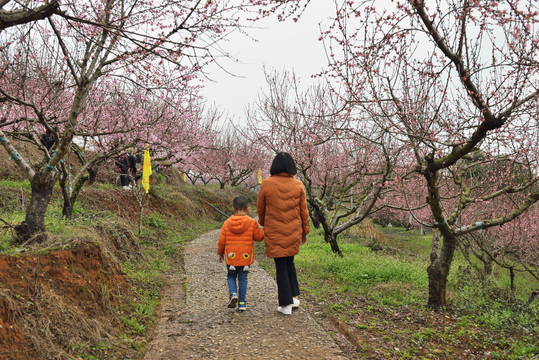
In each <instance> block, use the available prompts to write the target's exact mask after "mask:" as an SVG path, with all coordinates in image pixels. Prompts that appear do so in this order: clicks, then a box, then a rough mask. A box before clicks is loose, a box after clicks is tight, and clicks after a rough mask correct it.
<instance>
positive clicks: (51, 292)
mask: <svg viewBox="0 0 539 360" xmlns="http://www.w3.org/2000/svg"><path fill="white" fill-rule="evenodd" d="M10 174H12V175H13V173H10ZM10 177H11V178H12V180H11V181H7V180H5V179H4V180H3V186H1V187H0V199H1V201H0V218H2V219H3V220H5V221H8V222H10V221H13V219H15V220H16V219H22V216H23V212H22V210H23V209H24V206H25V203H26V202H27V201H28V197H29V185H28V184H27V182H26V183H24V182H18V181H13V180H16V179H17V176H16V174H15V176H10ZM157 179H161V180H162V179H163V176H162V175H161V176H156V177H155V178H154V180H153V181H152V182H153V183H154V187H153V188H152V189H151V192H150V196H149V202H148V204H147V205H146V206H145V208H144V211H143V214H144V216H143V229H142V233H141V235H140V236H139V237H137V236H136V235H135V232H136V231H137V224H138V206H139V205H138V203H137V201H136V198H135V196H134V193H133V192H132V191H128V190H123V189H119V188H116V187H113V186H110V185H107V184H96V185H93V186H90V187H87V188H84V189H83V191H82V192H81V195H80V198H79V200H78V203H77V205H76V207H75V212H74V218H73V219H72V220H71V221H65V220H62V219H61V203H62V202H61V199H60V198H59V195H60V194H59V191H58V190H59V189H58V188H56V189H55V197H54V198H53V200H52V202H51V206H50V207H49V211H48V213H47V218H46V224H47V229H48V231H49V233H48V240H47V241H46V242H45V243H43V244H41V245H32V246H26V245H24V244H23V245H22V246H20V247H18V248H16V247H13V245H10V238H11V237H12V234H11V230H10V228H9V226H7V225H5V226H4V230H3V232H2V235H1V236H0V248H1V249H3V250H4V251H5V253H4V254H1V255H0V279H1V280H0V282H1V287H0V344H2V346H0V359H9V360H15V359H17V360H18V359H41V358H43V359H45V358H54V359H79V358H82V359H97V358H99V359H101V358H107V359H117V358H124V359H135V358H139V357H140V356H141V353H142V352H143V349H144V347H145V340H144V337H145V336H148V335H149V334H150V331H151V329H152V326H153V321H154V317H155V313H156V311H157V309H158V305H159V294H160V292H161V289H162V288H163V286H164V282H163V279H164V277H163V274H164V273H165V272H166V271H167V269H170V266H171V265H172V263H170V261H168V262H166V263H165V261H164V259H165V258H166V257H165V256H163V254H164V253H167V254H168V255H170V254H173V253H174V254H176V255H177V256H175V257H172V258H175V259H177V260H178V263H177V264H180V265H181V261H180V260H181V249H182V247H183V244H184V243H185V242H187V241H189V240H190V239H192V238H194V237H196V236H197V235H198V234H200V233H202V232H204V231H206V230H207V229H211V228H217V227H219V226H220V224H221V223H222V220H223V216H222V215H220V214H219V213H217V212H216V211H215V210H214V209H213V208H212V207H211V206H210V205H209V204H212V205H213V206H215V207H218V208H221V209H222V210H223V211H228V210H227V209H228V208H229V207H230V206H229V204H230V200H231V198H232V197H233V196H235V194H236V193H237V192H238V191H239V192H242V193H244V191H243V190H240V189H234V190H230V189H225V190H220V189H217V188H213V187H211V186H205V187H203V188H202V187H200V188H199V187H195V186H189V185H186V184H183V185H180V186H172V185H160V186H155V183H156V182H157ZM180 233H181V235H180ZM169 257H170V256H169ZM176 270H177V271H181V267H180V268H179V269H176Z"/></svg>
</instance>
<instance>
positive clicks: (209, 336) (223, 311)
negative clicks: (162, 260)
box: [145, 230, 347, 360]
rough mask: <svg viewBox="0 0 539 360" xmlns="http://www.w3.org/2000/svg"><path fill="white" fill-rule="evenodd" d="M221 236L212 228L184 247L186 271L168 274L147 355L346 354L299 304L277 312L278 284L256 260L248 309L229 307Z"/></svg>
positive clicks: (163, 359) (166, 358)
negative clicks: (290, 310)
mask: <svg viewBox="0 0 539 360" xmlns="http://www.w3.org/2000/svg"><path fill="white" fill-rule="evenodd" d="M218 237H219V230H214V231H210V232H208V233H206V234H204V235H202V236H201V237H199V238H198V239H196V240H194V241H192V242H190V243H189V244H188V245H187V246H186V248H185V252H184V261H185V276H183V275H180V274H178V275H173V276H172V277H171V279H170V282H171V284H170V288H169V289H168V291H167V292H166V294H165V295H164V298H163V311H162V314H161V318H160V319H159V321H158V325H157V329H156V332H155V336H154V339H153V340H152V341H151V343H150V344H149V346H148V351H147V353H146V357H145V360H157V359H159V360H172V359H343V360H344V359H347V357H346V356H345V355H344V353H343V352H342V351H341V349H340V348H339V347H338V346H337V344H336V343H335V342H334V341H333V339H332V338H331V336H330V335H329V334H328V333H326V332H325V331H324V329H323V328H322V327H321V326H320V325H318V324H317V323H316V321H314V319H313V318H312V317H311V316H310V315H309V314H308V312H307V311H306V310H304V309H302V308H301V305H300V308H299V309H298V310H295V311H293V313H292V315H289V316H287V315H283V314H281V313H279V312H277V285H276V283H275V281H274V280H273V278H272V277H271V276H270V275H269V274H268V273H267V272H266V271H264V270H263V269H262V268H261V267H260V266H259V265H258V263H257V262H256V261H255V263H254V264H253V265H252V266H251V271H250V272H249V285H248V289H247V301H246V303H247V310H246V311H244V312H242V313H240V312H237V311H235V309H229V308H227V306H226V305H227V302H228V290H227V283H226V266H225V265H224V263H219V261H218V256H217V254H216V251H217V240H218ZM300 299H301V297H300Z"/></svg>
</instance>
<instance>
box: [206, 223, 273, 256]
mask: <svg viewBox="0 0 539 360" xmlns="http://www.w3.org/2000/svg"><path fill="white" fill-rule="evenodd" d="M262 239H264V230H263V229H260V228H259V227H258V223H257V222H256V220H255V219H253V218H251V217H249V216H247V215H232V216H231V217H229V218H228V219H227V220H226V221H225V223H224V224H223V227H222V228H221V234H220V235H219V244H218V245H217V254H218V255H224V257H225V259H226V263H227V264H228V265H233V266H246V265H251V264H252V263H253V261H254V260H255V259H254V258H255V247H254V243H253V240H254V241H262Z"/></svg>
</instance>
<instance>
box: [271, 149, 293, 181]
mask: <svg viewBox="0 0 539 360" xmlns="http://www.w3.org/2000/svg"><path fill="white" fill-rule="evenodd" d="M280 173H288V174H290V175H296V174H297V173H298V169H297V167H296V162H295V161H294V159H293V158H292V155H290V154H289V153H287V152H284V151H283V152H280V153H278V154H277V155H275V158H274V159H273V163H271V167H270V174H271V175H275V174H280Z"/></svg>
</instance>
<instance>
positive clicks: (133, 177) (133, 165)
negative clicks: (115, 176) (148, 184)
mask: <svg viewBox="0 0 539 360" xmlns="http://www.w3.org/2000/svg"><path fill="white" fill-rule="evenodd" d="M127 161H128V163H129V175H130V178H129V180H130V182H131V181H133V183H134V184H136V182H137V157H136V156H135V155H133V154H132V153H128V154H127Z"/></svg>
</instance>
